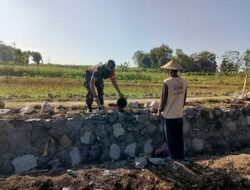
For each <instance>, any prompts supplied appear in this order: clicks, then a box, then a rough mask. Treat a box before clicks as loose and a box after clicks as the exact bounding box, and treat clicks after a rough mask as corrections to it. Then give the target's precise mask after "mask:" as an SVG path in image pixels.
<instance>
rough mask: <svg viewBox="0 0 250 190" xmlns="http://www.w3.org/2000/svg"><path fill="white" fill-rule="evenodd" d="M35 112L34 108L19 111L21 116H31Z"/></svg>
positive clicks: (28, 107)
mask: <svg viewBox="0 0 250 190" xmlns="http://www.w3.org/2000/svg"><path fill="white" fill-rule="evenodd" d="M34 111H35V109H34V106H26V107H24V108H22V109H21V110H20V113H21V114H32V113H33V112H34Z"/></svg>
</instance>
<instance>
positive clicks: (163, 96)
mask: <svg viewBox="0 0 250 190" xmlns="http://www.w3.org/2000/svg"><path fill="white" fill-rule="evenodd" d="M167 100H168V85H167V84H166V83H163V85H162V92H161V101H160V105H159V108H158V115H159V116H160V115H161V112H162V111H163V110H164V108H165V106H166V105H167Z"/></svg>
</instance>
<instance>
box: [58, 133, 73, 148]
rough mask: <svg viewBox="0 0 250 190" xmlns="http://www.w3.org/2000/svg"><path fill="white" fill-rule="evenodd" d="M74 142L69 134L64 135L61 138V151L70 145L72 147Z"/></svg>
mask: <svg viewBox="0 0 250 190" xmlns="http://www.w3.org/2000/svg"><path fill="white" fill-rule="evenodd" d="M71 144H72V141H71V140H70V139H69V137H68V136H67V135H65V134H64V135H63V136H62V137H61V139H60V140H59V145H60V146H59V151H61V150H63V149H66V148H68V147H70V146H71Z"/></svg>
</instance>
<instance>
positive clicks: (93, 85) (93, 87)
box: [90, 76, 100, 106]
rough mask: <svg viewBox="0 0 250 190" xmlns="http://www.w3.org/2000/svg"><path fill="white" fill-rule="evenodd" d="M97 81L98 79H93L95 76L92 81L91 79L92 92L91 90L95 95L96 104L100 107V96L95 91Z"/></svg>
mask: <svg viewBox="0 0 250 190" xmlns="http://www.w3.org/2000/svg"><path fill="white" fill-rule="evenodd" d="M96 80H97V78H96V77H93V76H92V77H91V79H90V90H91V92H92V94H93V96H94V98H95V100H96V103H97V104H98V106H100V101H99V98H98V96H97V94H96V90H95V83H96Z"/></svg>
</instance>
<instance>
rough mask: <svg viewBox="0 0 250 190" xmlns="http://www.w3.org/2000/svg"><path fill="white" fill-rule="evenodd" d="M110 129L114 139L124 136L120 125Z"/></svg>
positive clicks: (117, 124)
mask: <svg viewBox="0 0 250 190" xmlns="http://www.w3.org/2000/svg"><path fill="white" fill-rule="evenodd" d="M112 127H113V134H114V136H115V137H116V138H117V137H119V136H122V135H124V134H125V130H124V129H123V128H122V125H121V124H120V123H116V124H114V125H113V126H112Z"/></svg>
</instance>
